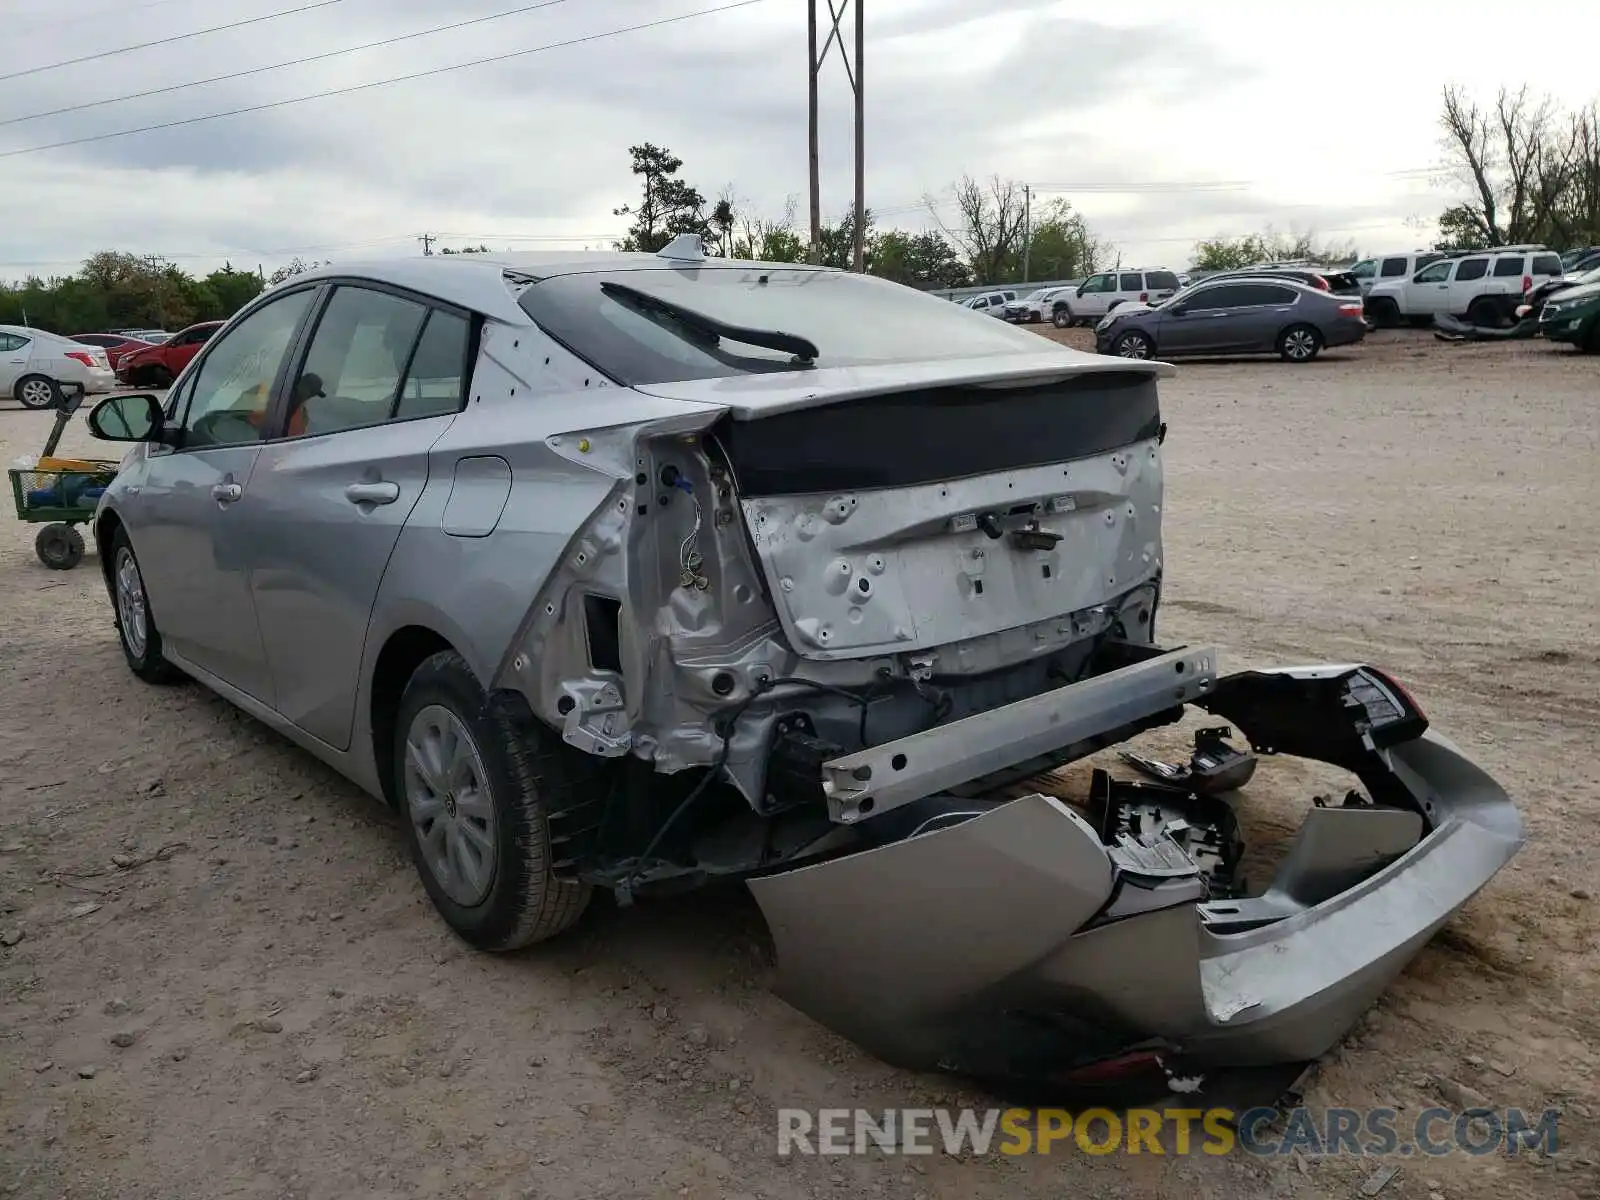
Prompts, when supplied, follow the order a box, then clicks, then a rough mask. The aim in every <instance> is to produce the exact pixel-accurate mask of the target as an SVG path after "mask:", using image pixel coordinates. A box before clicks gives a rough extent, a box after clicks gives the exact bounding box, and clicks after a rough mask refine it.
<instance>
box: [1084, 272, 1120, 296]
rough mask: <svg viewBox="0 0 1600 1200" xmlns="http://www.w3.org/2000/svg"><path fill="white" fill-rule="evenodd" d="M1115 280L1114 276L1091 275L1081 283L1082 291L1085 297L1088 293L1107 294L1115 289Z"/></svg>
mask: <svg viewBox="0 0 1600 1200" xmlns="http://www.w3.org/2000/svg"><path fill="white" fill-rule="evenodd" d="M1116 278H1117V277H1116V276H1115V275H1091V276H1089V278H1088V279H1086V280H1084V281H1083V291H1084V293H1085V294H1086V295H1087V294H1088V293H1090V292H1109V291H1111V290H1112V289H1113V288H1115V287H1116V282H1115V280H1116Z"/></svg>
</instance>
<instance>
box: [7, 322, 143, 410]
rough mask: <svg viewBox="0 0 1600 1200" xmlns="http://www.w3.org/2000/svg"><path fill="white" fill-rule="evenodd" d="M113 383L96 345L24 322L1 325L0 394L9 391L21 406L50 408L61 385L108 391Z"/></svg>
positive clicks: (109, 368)
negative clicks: (29, 326) (30, 326)
mask: <svg viewBox="0 0 1600 1200" xmlns="http://www.w3.org/2000/svg"><path fill="white" fill-rule="evenodd" d="M116 385H117V377H116V376H115V375H114V374H112V371H111V363H110V360H108V359H107V358H106V352H105V351H104V350H102V349H100V348H99V347H98V346H85V345H84V344H83V343H82V342H75V341H73V340H72V339H71V338H64V337H60V336H58V335H57V334H54V333H46V332H45V331H44V330H42V329H30V328H28V327H27V326H26V325H0V395H3V394H4V393H6V392H10V393H11V395H12V396H14V397H15V398H16V400H17V403H19V404H21V405H22V407H23V408H52V407H54V405H55V403H56V401H57V399H58V398H59V397H60V395H61V392H62V390H63V389H81V390H82V391H84V392H87V393H94V392H109V391H110V390H111V389H112V388H114V387H116Z"/></svg>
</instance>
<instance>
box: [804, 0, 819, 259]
mask: <svg viewBox="0 0 1600 1200" xmlns="http://www.w3.org/2000/svg"><path fill="white" fill-rule="evenodd" d="M806 43H807V45H808V47H809V53H808V54H807V57H806V61H807V63H808V64H809V69H808V71H807V74H808V75H809V76H810V79H811V88H810V98H809V103H810V114H811V129H810V135H811V253H810V255H809V256H808V257H809V258H810V260H811V262H812V263H813V264H815V263H818V262H821V261H822V187H821V184H820V182H819V181H818V178H817V0H806Z"/></svg>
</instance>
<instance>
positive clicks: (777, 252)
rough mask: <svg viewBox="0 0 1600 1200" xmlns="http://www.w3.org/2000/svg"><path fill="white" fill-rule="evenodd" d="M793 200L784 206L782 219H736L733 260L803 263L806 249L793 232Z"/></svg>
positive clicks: (745, 216)
mask: <svg viewBox="0 0 1600 1200" xmlns="http://www.w3.org/2000/svg"><path fill="white" fill-rule="evenodd" d="M794 214H795V198H794V197H793V196H790V197H789V198H788V200H787V201H786V202H785V203H784V207H783V216H782V217H780V218H778V219H777V220H776V221H767V220H762V219H760V218H752V217H750V216H749V215H748V214H741V215H740V216H739V218H738V220H739V223H740V225H742V226H743V232H742V233H740V235H739V236H738V237H737V238H735V239H734V243H733V253H732V256H731V257H733V258H753V259H757V260H759V261H761V262H779V263H798V262H805V260H806V250H807V246H806V243H805V242H804V241H802V240H801V238H800V235H799V234H798V233H797V232H795V216H794Z"/></svg>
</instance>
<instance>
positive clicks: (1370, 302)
mask: <svg viewBox="0 0 1600 1200" xmlns="http://www.w3.org/2000/svg"><path fill="white" fill-rule="evenodd" d="M1366 309H1367V315H1368V316H1370V317H1371V318H1372V323H1373V324H1374V325H1376V326H1377V327H1378V328H1379V329H1393V328H1394V327H1395V326H1396V325H1398V324H1400V306H1399V305H1398V304H1396V303H1395V302H1394V301H1393V300H1392V299H1390V298H1389V297H1388V296H1379V297H1377V298H1376V299H1373V298H1370V297H1369V298H1368V299H1367V301H1366Z"/></svg>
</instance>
